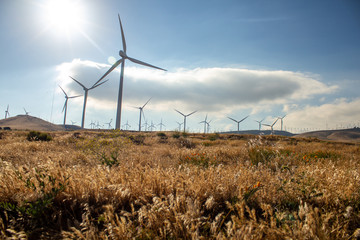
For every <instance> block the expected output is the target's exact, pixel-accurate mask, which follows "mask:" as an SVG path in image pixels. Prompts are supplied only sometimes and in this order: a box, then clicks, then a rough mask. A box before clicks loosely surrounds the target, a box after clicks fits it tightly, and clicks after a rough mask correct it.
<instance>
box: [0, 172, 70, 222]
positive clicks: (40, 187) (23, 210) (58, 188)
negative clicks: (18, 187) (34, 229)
mask: <svg viewBox="0 0 360 240" xmlns="http://www.w3.org/2000/svg"><path fill="white" fill-rule="evenodd" d="M15 173H16V175H17V177H18V178H19V180H21V181H22V182H23V183H24V184H25V187H26V188H28V189H29V190H31V191H32V192H33V194H34V195H37V196H38V198H36V199H35V200H33V201H25V202H24V203H22V204H16V203H10V202H2V203H0V208H2V209H3V210H5V211H6V212H10V215H11V213H12V214H15V215H17V214H20V215H21V216H23V217H24V218H28V219H32V223H37V222H41V221H44V220H46V219H47V216H46V214H45V212H46V211H47V210H48V209H49V208H50V207H51V206H52V204H53V202H54V200H55V198H56V197H57V196H58V195H59V194H60V193H61V192H63V191H64V190H65V188H66V186H67V185H68V179H69V177H64V179H63V180H59V179H57V178H56V177H54V176H52V175H50V174H48V173H47V171H46V170H41V169H40V170H39V169H35V174H34V176H27V177H25V176H23V175H22V174H21V173H20V172H19V171H16V172H15Z"/></svg>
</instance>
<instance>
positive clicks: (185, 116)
mask: <svg viewBox="0 0 360 240" xmlns="http://www.w3.org/2000/svg"><path fill="white" fill-rule="evenodd" d="M174 110H175V111H177V112H178V113H180V114H181V115H183V116H184V132H185V130H186V118H187V117H189V116H190V115H192V114H194V113H196V112H197V110H196V111H194V112H192V113H189V114H187V115H185V114H183V113H182V112H180V111H178V110H176V109H174Z"/></svg>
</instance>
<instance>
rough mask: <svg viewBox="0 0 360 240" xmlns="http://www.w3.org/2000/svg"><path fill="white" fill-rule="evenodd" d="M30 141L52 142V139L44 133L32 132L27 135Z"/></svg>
mask: <svg viewBox="0 0 360 240" xmlns="http://www.w3.org/2000/svg"><path fill="white" fill-rule="evenodd" d="M27 140H28V141H46V142H48V141H50V140H52V137H51V135H50V134H49V133H42V132H38V131H30V132H29V133H28V135H27Z"/></svg>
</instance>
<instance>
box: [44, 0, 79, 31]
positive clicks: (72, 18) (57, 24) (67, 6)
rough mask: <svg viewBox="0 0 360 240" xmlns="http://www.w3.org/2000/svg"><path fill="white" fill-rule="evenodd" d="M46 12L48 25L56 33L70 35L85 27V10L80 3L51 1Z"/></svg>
mask: <svg viewBox="0 0 360 240" xmlns="http://www.w3.org/2000/svg"><path fill="white" fill-rule="evenodd" d="M44 10H45V14H44V17H45V20H46V22H47V24H48V25H49V26H50V27H51V29H53V30H55V31H58V32H60V33H67V34H69V33H73V32H75V31H78V30H81V28H82V27H83V23H84V21H83V8H82V6H81V5H80V4H79V1H74V0H50V1H47V2H46V4H45V6H44Z"/></svg>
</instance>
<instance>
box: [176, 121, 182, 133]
mask: <svg viewBox="0 0 360 240" xmlns="http://www.w3.org/2000/svg"><path fill="white" fill-rule="evenodd" d="M176 123H177V124H178V125H179V131H180V130H181V125H183V124H184V123H179V122H178V121H176Z"/></svg>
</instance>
